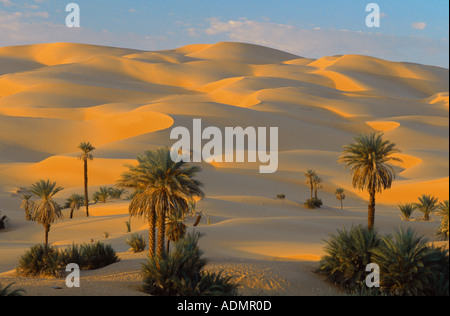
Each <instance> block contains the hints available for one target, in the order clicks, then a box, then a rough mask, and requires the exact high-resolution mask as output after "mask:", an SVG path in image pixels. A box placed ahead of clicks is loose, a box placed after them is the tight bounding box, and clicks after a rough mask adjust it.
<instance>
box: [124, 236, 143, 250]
mask: <svg viewBox="0 0 450 316" xmlns="http://www.w3.org/2000/svg"><path fill="white" fill-rule="evenodd" d="M125 243H126V244H127V245H128V246H130V247H131V249H132V250H133V252H134V253H138V252H143V251H144V250H145V247H147V242H146V241H145V238H144V237H143V236H142V235H138V234H132V235H131V236H130V238H128V239H127V240H125Z"/></svg>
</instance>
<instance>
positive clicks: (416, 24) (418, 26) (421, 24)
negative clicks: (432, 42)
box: [412, 22, 427, 30]
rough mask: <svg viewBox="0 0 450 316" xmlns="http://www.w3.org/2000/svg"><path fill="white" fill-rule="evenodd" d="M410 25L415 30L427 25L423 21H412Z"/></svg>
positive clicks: (422, 28)
mask: <svg viewBox="0 0 450 316" xmlns="http://www.w3.org/2000/svg"><path fill="white" fill-rule="evenodd" d="M412 27H413V29H416V30H424V29H425V28H426V27H427V24H426V23H425V22H414V23H413V24H412Z"/></svg>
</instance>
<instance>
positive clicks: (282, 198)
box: [277, 193, 286, 200]
mask: <svg viewBox="0 0 450 316" xmlns="http://www.w3.org/2000/svg"><path fill="white" fill-rule="evenodd" d="M285 198H286V195H285V194H284V193H281V194H277V199H280V200H284V199H285Z"/></svg>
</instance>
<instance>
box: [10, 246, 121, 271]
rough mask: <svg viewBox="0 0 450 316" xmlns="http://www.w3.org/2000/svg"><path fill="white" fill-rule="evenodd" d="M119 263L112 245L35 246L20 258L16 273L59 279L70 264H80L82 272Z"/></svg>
mask: <svg viewBox="0 0 450 316" xmlns="http://www.w3.org/2000/svg"><path fill="white" fill-rule="evenodd" d="M117 261H119V258H118V257H117V255H116V252H115V251H114V249H113V248H112V247H111V246H110V245H105V244H102V243H100V242H97V243H94V244H83V245H76V244H73V245H71V246H69V247H67V248H66V249H63V250H59V249H57V248H56V247H53V246H46V245H35V246H33V247H31V249H30V250H28V251H27V252H26V253H25V254H24V255H23V256H21V257H20V258H19V265H18V266H17V268H16V271H17V273H18V274H19V275H21V276H53V277H59V276H60V275H61V274H62V273H63V271H64V270H65V267H66V266H67V265H68V264H69V263H75V264H78V266H79V267H80V269H82V270H96V269H100V268H103V267H105V266H108V265H110V264H113V263H115V262H117Z"/></svg>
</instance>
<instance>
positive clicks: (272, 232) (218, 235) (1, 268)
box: [0, 43, 449, 295]
mask: <svg viewBox="0 0 450 316" xmlns="http://www.w3.org/2000/svg"><path fill="white" fill-rule="evenodd" d="M448 78H449V76H448V69H442V68H437V67H431V66H424V65H419V64H411V63H398V62H390V61H384V60H380V59H376V58H373V57H367V56H360V55H346V56H332V57H323V58H321V59H318V60H313V59H308V58H302V57H301V56H295V55H292V54H289V53H285V52H281V51H278V50H274V49H270V48H266V47H261V46H256V45H249V44H241V43H218V44H215V45H190V46H186V47H182V48H178V49H173V50H166V51H158V52H146V51H139V50H132V49H120V48H112V47H100V46H92V45H79V44H66V43H55V44H40V45H31V46H17V47H3V48H0V175H1V176H0V211H1V212H2V214H6V215H8V217H9V218H10V227H9V228H8V229H7V230H6V231H3V232H0V282H2V283H3V281H2V279H5V280H7V281H15V282H18V284H19V285H20V284H22V285H23V286H24V287H25V288H27V289H28V290H29V291H30V293H32V294H36V295H39V294H51V295H57V294H55V293H52V292H51V291H52V290H50V287H51V286H55V284H59V283H58V282H59V281H48V283H45V284H44V283H42V284H40V285H36V284H34V285H33V282H30V281H29V280H24V279H17V278H15V277H14V275H12V274H11V272H9V271H10V270H12V269H13V268H14V267H15V265H16V263H17V256H18V255H20V254H22V253H23V251H24V250H25V249H27V248H28V247H30V246H31V245H33V244H35V243H38V242H41V241H42V237H43V231H42V229H41V228H40V227H39V226H38V225H35V224H33V223H28V222H25V220H24V216H23V211H22V210H20V209H19V205H20V201H19V200H18V199H17V198H16V197H12V196H11V195H10V194H11V193H12V192H14V191H15V189H16V188H17V187H25V186H28V185H30V184H31V183H33V182H35V181H37V180H39V179H47V178H49V179H52V180H54V181H57V182H58V184H59V185H62V186H64V188H65V190H64V191H62V192H61V193H59V194H58V195H57V199H58V201H59V202H61V203H62V202H63V201H64V199H65V198H67V197H68V196H69V195H71V194H72V193H81V192H82V190H83V188H82V186H83V178H82V163H81V161H79V160H78V158H77V156H78V153H77V149H76V146H77V145H78V144H79V143H80V142H81V141H86V140H88V141H90V142H92V143H93V144H94V146H95V147H96V148H97V149H96V151H95V152H94V156H95V159H94V161H93V162H91V163H90V169H89V170H90V171H89V172H90V185H91V188H90V190H91V192H93V191H94V190H95V189H96V188H97V187H99V186H101V185H114V184H115V182H116V180H117V179H118V178H119V177H120V174H121V173H122V172H123V171H125V170H126V168H125V167H124V164H126V163H133V162H134V159H135V157H136V155H137V154H138V153H141V152H143V151H145V150H150V149H155V148H158V147H160V146H171V145H172V144H173V143H174V142H175V141H174V140H170V138H169V135H170V130H171V128H172V127H175V126H186V127H188V128H190V127H191V126H192V120H193V119H194V118H201V119H202V124H203V126H204V127H208V126H216V127H219V128H220V129H221V130H224V129H225V127H236V126H242V127H248V126H253V127H271V126H275V127H278V128H279V150H280V152H279V168H278V171H277V173H275V174H272V175H263V174H259V173H258V168H259V164H256V163H211V164H207V163H202V164H201V166H202V167H203V172H202V173H201V174H200V175H199V178H200V180H201V181H202V182H203V183H204V184H205V192H206V196H207V198H206V199H205V200H203V201H200V202H199V203H198V209H199V210H201V211H203V212H204V213H205V214H207V215H208V216H209V218H210V221H211V225H208V224H207V221H206V217H203V220H202V222H201V225H200V227H198V228H197V229H198V230H199V231H201V232H204V233H206V237H204V239H203V240H202V241H201V247H202V248H203V249H204V250H205V251H206V256H207V257H209V258H211V260H212V265H211V267H210V268H211V269H218V268H225V269H226V271H228V272H229V273H233V272H234V273H237V274H239V278H240V280H243V282H244V283H245V288H244V290H243V291H244V292H245V293H247V294H252V293H253V294H254V293H260V291H262V293H269V294H277V293H278V294H280V293H287V294H318V293H316V292H314V291H315V290H313V287H314V286H317V287H316V289H317V288H320V291H321V294H330V293H331V292H332V291H333V289H332V288H330V287H329V286H328V285H327V284H325V283H322V281H321V280H319V279H317V277H316V276H315V275H314V274H313V273H312V272H311V271H312V270H313V268H312V267H314V265H315V264H316V263H315V262H316V261H317V260H318V258H320V256H321V255H322V254H323V241H322V240H323V239H326V238H327V236H328V235H329V234H330V233H333V232H335V231H336V229H337V228H341V227H342V226H351V225H354V224H358V223H365V222H366V218H367V206H366V199H367V194H366V193H365V192H359V191H357V190H354V189H353V188H352V187H351V181H350V176H349V174H348V172H347V171H346V170H344V169H343V166H342V165H339V164H338V163H337V159H338V157H339V155H340V153H341V150H342V146H343V145H346V144H348V143H350V142H352V141H353V137H354V136H355V135H357V134H359V133H367V132H371V131H380V132H384V133H385V135H386V137H387V138H389V139H390V140H392V141H394V142H395V143H396V144H397V146H398V147H399V148H400V149H401V150H402V152H401V154H399V157H400V158H402V159H403V163H399V164H395V170H396V171H397V180H396V181H395V182H394V185H393V187H392V189H391V190H389V191H387V192H385V193H384V194H382V195H380V196H379V197H378V199H377V201H378V203H379V207H378V209H377V227H378V228H379V230H380V231H381V232H391V231H392V229H393V228H394V227H397V226H403V227H410V226H412V227H413V228H415V229H418V230H419V231H420V232H421V233H423V234H425V235H426V236H427V237H428V238H430V239H433V238H435V237H434V231H435V229H436V227H437V226H438V225H439V223H438V222H437V221H434V222H430V223H421V222H413V223H404V222H402V221H401V219H400V217H399V212H398V210H397V204H398V203H400V202H402V203H405V202H413V201H416V200H417V197H418V196H419V195H421V194H434V195H436V196H437V197H438V198H439V199H440V200H444V199H448V196H449V194H448V190H449V168H448V146H449V137H448V136H449V134H448V128H449V121H448V115H449V112H448V111H449V97H448V93H449V92H448V85H449V81H448ZM307 169H315V170H316V171H317V172H318V173H319V174H320V175H321V176H322V178H323V179H324V184H323V189H322V190H321V191H320V192H319V194H320V197H321V198H322V199H323V201H324V203H325V206H324V207H323V208H322V209H320V210H313V211H311V210H307V209H304V208H303V207H302V205H303V202H304V201H305V200H306V199H307V198H308V197H309V188H308V186H307V185H306V184H305V179H304V177H303V173H304V171H305V170H307ZM337 187H343V188H345V189H346V190H347V199H346V200H345V203H344V204H345V209H344V210H342V211H341V210H340V209H339V207H340V205H339V202H338V201H336V199H335V195H334V191H335V189H336V188H337ZM280 193H284V194H286V196H287V198H286V199H285V200H283V201H280V200H277V199H276V195H277V194H280ZM128 203H129V201H115V202H110V203H107V204H104V205H103V204H97V205H95V206H93V207H92V211H91V212H92V215H93V216H92V218H90V219H86V218H84V215H83V212H82V211H79V212H78V213H77V214H76V218H75V219H74V220H72V221H70V220H68V219H66V220H64V221H62V222H59V223H57V224H56V225H55V226H54V227H53V228H52V232H51V234H50V242H51V243H54V244H55V245H57V246H61V247H63V246H65V245H68V244H71V243H72V242H78V243H82V242H89V241H90V240H91V239H94V240H101V239H102V234H103V232H105V231H108V232H109V233H110V234H111V237H110V239H109V240H108V241H107V242H110V243H111V244H112V245H113V246H114V247H115V249H117V251H118V252H119V255H120V256H121V258H122V259H123V260H122V262H120V264H118V265H115V266H113V267H108V268H105V270H102V271H98V272H95V273H94V272H92V273H91V274H89V275H87V276H86V280H90V281H92V284H96V285H95V286H94V285H93V286H92V287H89V288H86V289H85V292H83V294H93V295H95V294H98V293H101V287H102V286H105V283H104V282H106V280H108V279H109V280H111V282H110V283H109V285H110V286H111V288H112V290H111V291H117V293H119V294H122V293H126V294H132V295H134V294H139V292H138V291H137V286H138V284H139V277H138V269H139V264H138V263H139V261H140V260H142V259H143V257H142V256H139V255H132V254H130V253H127V250H128V249H127V246H126V245H125V243H124V240H125V238H126V237H127V236H128V235H127V234H126V233H125V232H124V228H125V225H124V222H125V221H126V220H128V214H127V207H128ZM65 214H66V215H67V210H66V211H65ZM193 220H194V219H193V218H190V219H188V224H189V225H192V223H193ZM133 231H134V232H140V233H143V234H145V231H146V224H145V222H144V221H143V220H133ZM300 261H301V262H300ZM300 266H301V267H302V270H301V272H299V274H297V273H290V274H289V275H288V273H287V272H286V271H294V270H295V271H296V269H297V267H300ZM285 272H286V273H285ZM1 273H4V274H1ZM297 277H298V278H301V279H302V280H304V281H305V283H304V286H303V287H301V286H297V285H298V283H299V282H298V280H296V279H295V278H297ZM52 282H53V283H52ZM121 282H122V283H121ZM300 283H301V282H300ZM121 284H122V285H121ZM319 294H320V293H319Z"/></svg>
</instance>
